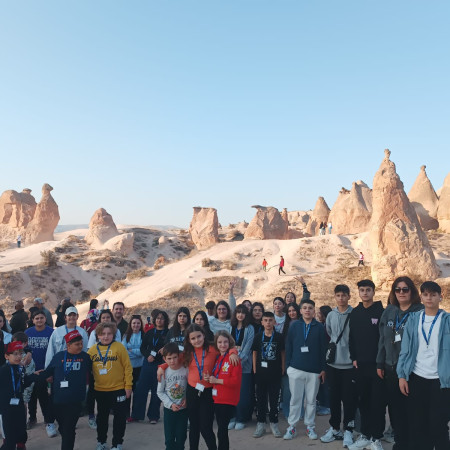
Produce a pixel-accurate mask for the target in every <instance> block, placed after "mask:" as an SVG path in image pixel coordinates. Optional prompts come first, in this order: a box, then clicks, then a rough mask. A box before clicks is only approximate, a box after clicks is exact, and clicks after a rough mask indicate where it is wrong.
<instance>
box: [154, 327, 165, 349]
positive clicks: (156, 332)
mask: <svg viewBox="0 0 450 450" xmlns="http://www.w3.org/2000/svg"><path fill="white" fill-rule="evenodd" d="M163 333H164V330H161V333H160V334H159V336H158V339H156V341H155V337H156V336H157V334H158V330H157V329H156V328H155V334H154V335H153V348H156V346H157V345H158V341H159V338H160V337H161V336H162V334H163Z"/></svg>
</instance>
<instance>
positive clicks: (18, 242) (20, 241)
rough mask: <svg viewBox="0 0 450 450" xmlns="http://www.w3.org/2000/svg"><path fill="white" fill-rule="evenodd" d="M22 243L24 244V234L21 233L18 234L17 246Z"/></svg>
mask: <svg viewBox="0 0 450 450" xmlns="http://www.w3.org/2000/svg"><path fill="white" fill-rule="evenodd" d="M21 244H22V236H21V235H20V234H19V235H18V236H17V248H20V245H21Z"/></svg>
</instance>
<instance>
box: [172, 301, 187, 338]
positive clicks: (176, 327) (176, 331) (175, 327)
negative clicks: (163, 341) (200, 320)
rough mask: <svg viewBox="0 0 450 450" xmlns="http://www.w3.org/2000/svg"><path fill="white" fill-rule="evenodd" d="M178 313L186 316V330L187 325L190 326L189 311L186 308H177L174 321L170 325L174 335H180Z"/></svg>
mask: <svg viewBox="0 0 450 450" xmlns="http://www.w3.org/2000/svg"><path fill="white" fill-rule="evenodd" d="M180 313H184V314H186V316H187V323H186V329H187V328H188V327H189V325H191V312H190V311H189V309H188V308H186V306H181V307H180V308H178V311H177V313H176V314H175V319H174V321H173V325H172V328H173V331H174V335H179V334H181V327H180V324H179V323H178V314H180Z"/></svg>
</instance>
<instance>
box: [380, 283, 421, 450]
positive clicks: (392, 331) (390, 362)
mask: <svg viewBox="0 0 450 450" xmlns="http://www.w3.org/2000/svg"><path fill="white" fill-rule="evenodd" d="M388 302H389V304H388V306H387V308H386V309H385V310H384V312H383V315H382V316H381V319H380V340H379V344H378V354H377V373H378V376H379V377H380V378H382V379H384V381H385V383H386V390H387V392H388V405H389V411H390V414H391V415H392V417H391V421H392V425H393V428H394V435H395V449H396V450H406V449H409V448H410V445H409V441H408V422H407V414H406V411H407V397H405V396H404V395H403V394H402V393H401V391H400V389H399V385H398V377H397V371H396V368H397V362H398V357H399V354H400V349H401V341H402V336H403V330H404V327H405V324H406V322H407V321H408V318H409V316H410V314H411V313H412V312H415V311H420V310H421V309H423V305H422V304H421V303H420V296H419V292H418V291H417V288H416V287H415V286H414V282H413V281H412V280H411V279H410V278H408V277H404V276H403V277H398V278H397V279H396V280H395V281H394V283H393V284H392V288H391V292H390V293H389V297H388Z"/></svg>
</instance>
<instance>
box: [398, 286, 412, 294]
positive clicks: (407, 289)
mask: <svg viewBox="0 0 450 450" xmlns="http://www.w3.org/2000/svg"><path fill="white" fill-rule="evenodd" d="M410 290H411V289H409V287H402V288H401V287H396V288H395V289H394V291H395V292H396V293H397V294H399V293H400V292H403V293H404V294H406V293H407V292H409V291H410Z"/></svg>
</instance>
